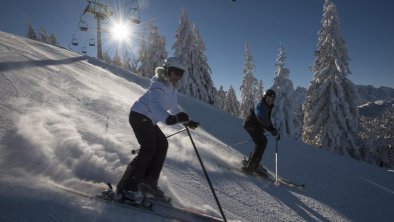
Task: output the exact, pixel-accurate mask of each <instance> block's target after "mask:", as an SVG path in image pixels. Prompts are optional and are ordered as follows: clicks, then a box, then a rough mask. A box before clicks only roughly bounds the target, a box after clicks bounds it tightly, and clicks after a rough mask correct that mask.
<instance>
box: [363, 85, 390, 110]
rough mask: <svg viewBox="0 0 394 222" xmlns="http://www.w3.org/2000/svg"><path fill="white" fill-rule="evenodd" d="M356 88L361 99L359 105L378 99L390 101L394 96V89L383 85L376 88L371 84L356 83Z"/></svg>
mask: <svg viewBox="0 0 394 222" xmlns="http://www.w3.org/2000/svg"><path fill="white" fill-rule="evenodd" d="M356 88H357V91H358V93H359V95H360V99H361V100H360V104H359V105H362V104H365V103H368V102H375V101H378V100H385V101H390V100H392V99H393V98H394V89H393V88H390V87H386V86H381V87H378V88H376V87H374V86H371V85H367V86H364V85H356Z"/></svg>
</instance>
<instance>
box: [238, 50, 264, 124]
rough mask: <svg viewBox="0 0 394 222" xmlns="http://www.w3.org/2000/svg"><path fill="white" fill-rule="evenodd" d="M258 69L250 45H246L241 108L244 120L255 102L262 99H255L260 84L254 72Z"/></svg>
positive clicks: (240, 111)
mask: <svg viewBox="0 0 394 222" xmlns="http://www.w3.org/2000/svg"><path fill="white" fill-rule="evenodd" d="M255 69H256V67H255V66H254V64H253V58H252V55H251V53H250V49H249V46H248V43H245V65H244V68H243V71H242V72H243V74H244V76H243V79H242V84H241V87H240V89H241V104H240V107H239V113H240V118H241V119H244V118H245V117H246V116H247V114H248V112H249V110H250V108H252V107H253V106H254V103H255V100H256V99H260V98H261V97H260V98H255V96H256V89H257V87H258V84H259V82H258V81H257V79H256V78H255V77H254V76H253V71H255Z"/></svg>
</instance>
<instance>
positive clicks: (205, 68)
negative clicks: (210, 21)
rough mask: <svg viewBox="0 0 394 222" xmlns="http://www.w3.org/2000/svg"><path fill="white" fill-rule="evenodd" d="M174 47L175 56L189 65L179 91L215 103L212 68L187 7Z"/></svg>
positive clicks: (178, 28) (180, 22)
mask: <svg viewBox="0 0 394 222" xmlns="http://www.w3.org/2000/svg"><path fill="white" fill-rule="evenodd" d="M172 48H173V49H174V51H175V56H177V57H179V58H180V59H181V60H182V61H183V62H184V63H185V64H187V66H188V70H187V73H186V74H185V75H184V76H183V78H182V79H181V82H180V88H179V91H180V92H182V93H184V94H186V95H189V96H192V97H194V98H197V99H199V100H202V101H205V102H208V103H210V104H215V103H216V101H217V99H216V94H217V90H216V88H215V87H214V85H213V81H212V79H211V68H210V67H209V65H208V59H207V57H206V55H205V50H206V49H205V44H204V42H203V41H202V39H201V36H200V33H199V31H198V29H197V27H196V25H193V26H192V27H191V25H190V22H189V19H188V16H187V12H186V10H185V9H182V11H181V15H180V18H179V24H178V27H177V31H176V39H175V43H174V45H173V46H172Z"/></svg>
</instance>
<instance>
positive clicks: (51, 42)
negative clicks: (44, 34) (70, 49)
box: [48, 33, 59, 46]
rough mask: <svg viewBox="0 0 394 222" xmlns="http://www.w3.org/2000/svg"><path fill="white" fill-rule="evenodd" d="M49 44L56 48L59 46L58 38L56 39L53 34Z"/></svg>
mask: <svg viewBox="0 0 394 222" xmlns="http://www.w3.org/2000/svg"><path fill="white" fill-rule="evenodd" d="M48 43H49V44H51V45H55V46H57V45H59V43H58V42H57V38H56V36H55V34H54V33H51V34H50V35H49V36H48Z"/></svg>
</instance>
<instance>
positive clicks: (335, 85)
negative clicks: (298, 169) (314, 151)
mask: <svg viewBox="0 0 394 222" xmlns="http://www.w3.org/2000/svg"><path fill="white" fill-rule="evenodd" d="M349 60H350V59H349V57H348V55H347V49H346V45H345V42H344V40H343V39H342V37H341V34H340V32H339V16H338V12H337V9H336V6H335V5H334V3H333V2H331V1H330V0H325V2H324V7H323V19H322V28H321V30H320V32H319V38H318V43H317V51H316V53H315V62H314V64H313V66H312V71H313V73H314V75H313V79H312V81H311V83H310V85H309V87H308V91H307V97H306V101H305V103H304V106H303V110H304V114H305V115H304V127H303V140H304V142H306V143H308V144H311V145H315V146H318V147H321V148H324V149H327V150H333V151H335V152H336V153H339V154H342V155H346V154H349V155H350V156H352V157H354V158H358V157H360V154H359V137H358V132H359V112H358V107H357V100H358V96H357V91H356V89H355V88H354V87H353V84H352V82H351V81H350V80H349V79H347V75H349V74H350V73H351V72H350V69H349V64H348V61H349Z"/></svg>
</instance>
